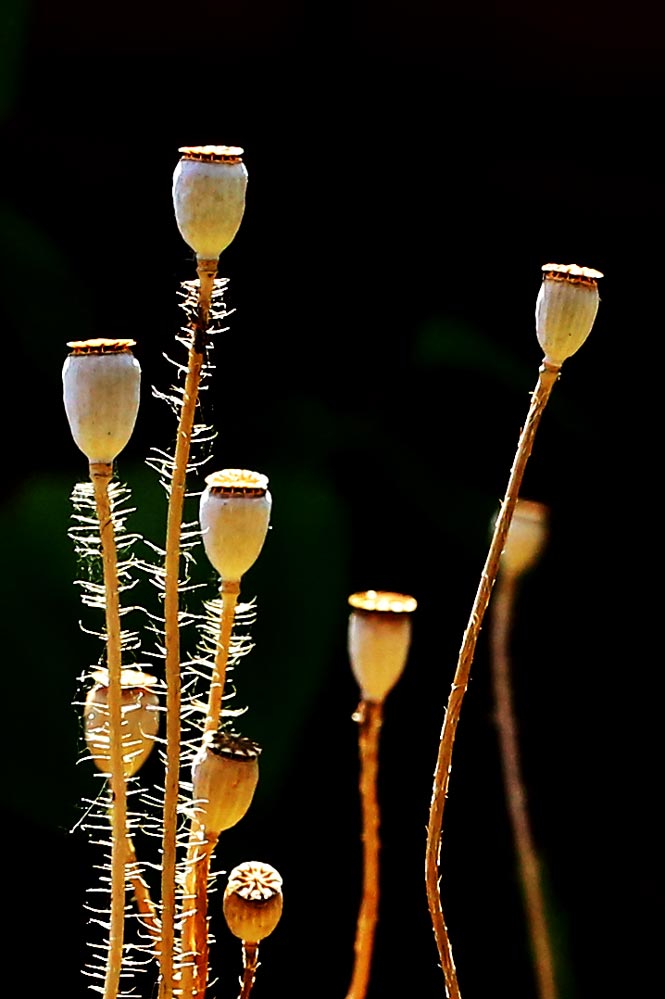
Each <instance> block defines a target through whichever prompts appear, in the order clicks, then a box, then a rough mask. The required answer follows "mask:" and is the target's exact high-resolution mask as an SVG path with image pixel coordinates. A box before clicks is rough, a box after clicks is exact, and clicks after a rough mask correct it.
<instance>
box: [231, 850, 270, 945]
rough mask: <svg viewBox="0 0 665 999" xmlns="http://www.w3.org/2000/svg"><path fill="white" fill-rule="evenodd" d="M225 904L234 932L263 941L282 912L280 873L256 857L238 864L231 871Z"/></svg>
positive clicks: (250, 940) (249, 940)
mask: <svg viewBox="0 0 665 999" xmlns="http://www.w3.org/2000/svg"><path fill="white" fill-rule="evenodd" d="M223 905H224V918H225V919H226V924H227V926H228V928H229V929H230V930H231V933H233V935H234V936H236V937H238V939H240V940H242V941H244V942H245V943H250V944H258V943H260V942H261V941H262V940H264V939H265V938H266V937H267V936H270V934H271V933H272V931H273V930H274V929H275V927H276V926H277V924H278V922H279V920H280V918H281V915H282V906H283V896H282V878H281V875H280V874H279V873H278V872H277V871H276V870H275V868H274V867H271V866H270V864H262V863H260V862H259V861H257V860H250V861H248V862H247V863H244V864H239V865H238V866H237V867H234V868H233V870H232V871H231V873H230V874H229V880H228V883H227V885H226V890H225V891H224V903H223Z"/></svg>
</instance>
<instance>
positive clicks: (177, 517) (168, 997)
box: [159, 261, 216, 999]
mask: <svg viewBox="0 0 665 999" xmlns="http://www.w3.org/2000/svg"><path fill="white" fill-rule="evenodd" d="M206 263H208V264H209V263H210V262H209V261H208V262H206ZM215 270H216V267H215ZM214 276H215V272H214V271H211V268H210V267H208V268H207V269H206V270H202V269H201V268H199V319H198V322H197V324H196V325H195V327H194V329H193V331H192V340H191V344H190V348H189V355H188V359H187V375H186V378H185V387H184V392H183V400H182V408H181V410H180V419H179V421H178V431H177V437H176V446H175V455H174V460H173V473H172V476H171V489H170V494H169V505H168V513H167V523H166V557H165V561H164V646H165V650H166V663H165V674H166V773H165V788H164V790H165V794H164V829H163V836H162V884H161V900H162V950H161V978H160V983H159V999H172V997H173V979H174V956H175V955H174V951H175V917H176V883H175V882H176V832H177V815H178V796H179V788H180V708H181V702H182V688H181V679H180V627H179V624H180V620H179V618H180V601H179V596H178V589H179V584H180V558H181V552H180V540H181V534H182V516H183V508H184V502H185V488H186V478H187V465H188V462H189V454H190V449H191V440H192V431H193V428H194V420H195V416H196V407H197V401H198V396H199V387H200V384H201V373H202V370H203V364H204V347H205V331H206V329H207V327H208V324H209V321H210V301H211V296H212V289H213V286H214Z"/></svg>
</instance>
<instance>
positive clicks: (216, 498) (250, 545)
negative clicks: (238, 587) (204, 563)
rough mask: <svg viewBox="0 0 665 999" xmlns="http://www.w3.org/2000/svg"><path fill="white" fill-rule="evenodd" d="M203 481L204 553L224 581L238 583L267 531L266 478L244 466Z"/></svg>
mask: <svg viewBox="0 0 665 999" xmlns="http://www.w3.org/2000/svg"><path fill="white" fill-rule="evenodd" d="M205 481H206V488H205V489H204V490H203V492H202V494H201V501H200V505H199V514H200V520H201V530H202V532H203V545H204V547H205V551H206V555H207V556H208V558H209V559H210V561H211V562H212V564H213V566H214V567H215V569H216V570H217V572H218V573H219V574H220V576H221V577H222V580H223V582H225V583H228V582H239V581H240V579H241V578H242V576H244V574H245V573H246V572H247V570H248V569H250V568H251V567H252V566H253V565H254V562H255V561H256V560H257V558H258V557H259V554H260V552H261V549H262V548H263V543H264V541H265V539H266V535H267V533H268V526H269V524H270V511H271V508H272V497H271V495H270V493H269V491H268V479H267V477H266V476H265V475H261V474H260V473H259V472H250V471H248V470H247V469H244V468H225V469H223V470H222V471H220V472H213V473H212V475H208V476H207V477H206V480H205Z"/></svg>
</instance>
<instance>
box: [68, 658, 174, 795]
mask: <svg viewBox="0 0 665 999" xmlns="http://www.w3.org/2000/svg"><path fill="white" fill-rule="evenodd" d="M92 675H93V678H94V680H95V681H96V682H95V684H94V686H92V687H91V688H90V690H89V691H88V694H87V697H86V699H85V706H84V709H83V727H84V732H85V741H86V744H87V746H88V750H89V752H90V755H91V757H92V759H93V760H94V762H95V765H96V766H97V768H98V769H99V770H101V771H102V773H105V774H110V773H111V769H112V768H111V752H110V746H111V742H110V737H109V707H108V700H109V681H108V673H107V672H106V670H96V671H95V672H94V673H93V674H92ZM156 683H157V678H156V677H154V676H151V675H150V674H149V673H144V672H143V671H142V670H136V669H123V671H122V673H121V678H120V685H121V713H122V752H123V757H122V758H123V769H124V772H125V776H126V777H133V776H134V774H136V773H138V771H139V770H140V769H141V767H142V766H143V764H144V763H145V761H146V760H147V758H148V756H149V755H150V753H151V751H152V747H153V746H154V744H155V737H156V735H157V733H158V731H159V707H158V705H159V698H158V697H157V694H156V693H155V692H154V690H153V689H152V688H153V687H154V685H155V684H156Z"/></svg>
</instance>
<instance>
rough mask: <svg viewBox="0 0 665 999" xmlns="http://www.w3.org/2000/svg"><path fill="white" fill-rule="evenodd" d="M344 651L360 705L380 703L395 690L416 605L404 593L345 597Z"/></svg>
mask: <svg viewBox="0 0 665 999" xmlns="http://www.w3.org/2000/svg"><path fill="white" fill-rule="evenodd" d="M349 605H350V606H351V608H352V610H351V614H350V616H349V631H348V648H349V657H350V660H351V669H352V670H353V675H354V676H355V678H356V680H357V681H358V686H359V687H360V690H361V693H362V698H363V700H364V701H375V702H379V703H380V702H382V701H383V700H385V698H386V696H387V695H388V693H389V692H390V691H391V690H392V688H393V687H394V686H395V684H396V683H397V681H398V680H399V678H400V676H401V675H402V671H403V669H404V666H405V665H406V657H407V655H408V652H409V645H410V644H411V613H412V612H413V611H414V610H415V609H416V607H417V603H416V601H415V599H414V598H413V597H410V596H407V595H406V594H404V593H390V592H386V591H382V590H380V591H377V590H366V591H364V592H363V593H353V594H352V595H351V596H350V597H349Z"/></svg>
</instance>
